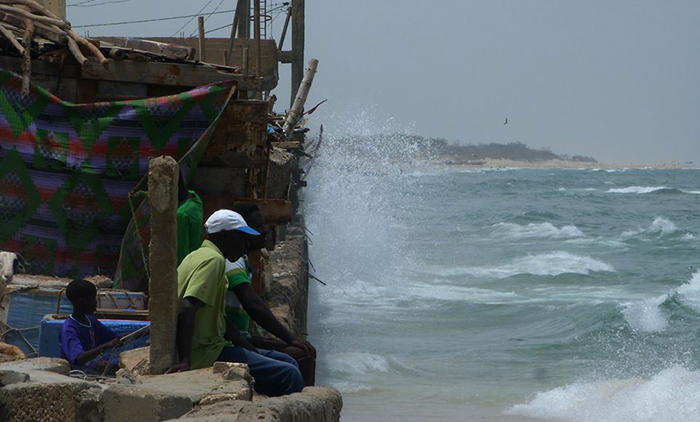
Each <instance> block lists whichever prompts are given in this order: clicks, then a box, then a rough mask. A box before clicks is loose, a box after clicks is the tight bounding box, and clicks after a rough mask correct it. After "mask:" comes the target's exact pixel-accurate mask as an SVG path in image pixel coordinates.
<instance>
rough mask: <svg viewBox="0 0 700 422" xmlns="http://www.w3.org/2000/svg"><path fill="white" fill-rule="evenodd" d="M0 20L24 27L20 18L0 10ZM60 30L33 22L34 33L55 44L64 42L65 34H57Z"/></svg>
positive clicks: (17, 26)
mask: <svg viewBox="0 0 700 422" xmlns="http://www.w3.org/2000/svg"><path fill="white" fill-rule="evenodd" d="M0 21H2V22H5V23H7V24H9V25H11V26H14V27H15V28H20V29H21V28H24V23H23V20H22V18H18V17H17V16H14V15H10V14H8V13H4V12H0ZM59 31H60V30H51V29H49V28H48V27H47V26H45V25H42V24H40V23H34V33H35V35H36V36H38V37H41V38H44V39H46V40H49V41H51V42H54V43H56V44H64V43H65V38H66V37H65V36H61V35H60V34H59Z"/></svg>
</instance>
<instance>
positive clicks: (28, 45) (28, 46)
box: [22, 19, 34, 98]
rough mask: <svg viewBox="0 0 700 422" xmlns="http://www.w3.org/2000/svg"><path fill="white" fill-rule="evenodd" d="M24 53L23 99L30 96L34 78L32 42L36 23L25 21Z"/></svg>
mask: <svg viewBox="0 0 700 422" xmlns="http://www.w3.org/2000/svg"><path fill="white" fill-rule="evenodd" d="M24 25H25V27H26V28H27V29H26V30H25V31H24V52H23V55H22V59H23V60H22V98H25V97H26V96H27V95H29V83H30V82H31V76H32V41H34V22H32V20H31V19H25V20H24Z"/></svg>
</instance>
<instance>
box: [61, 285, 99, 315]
mask: <svg viewBox="0 0 700 422" xmlns="http://www.w3.org/2000/svg"><path fill="white" fill-rule="evenodd" d="M66 296H67V297H68V300H70V303H72V304H73V310H74V311H75V312H81V313H84V314H87V315H92V314H94V313H95V310H96V309H97V287H95V285H94V284H92V283H91V282H89V281H87V280H73V281H71V282H70V284H68V287H66Z"/></svg>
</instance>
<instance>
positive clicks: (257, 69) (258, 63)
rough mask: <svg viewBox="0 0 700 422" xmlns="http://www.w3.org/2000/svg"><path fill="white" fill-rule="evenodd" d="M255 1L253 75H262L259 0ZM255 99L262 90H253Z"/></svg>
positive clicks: (258, 98) (258, 97)
mask: <svg viewBox="0 0 700 422" xmlns="http://www.w3.org/2000/svg"><path fill="white" fill-rule="evenodd" d="M253 1H254V2H255V5H254V10H255V76H258V77H259V76H262V47H261V46H260V37H261V34H260V0H253ZM255 99H256V100H261V99H262V91H256V92H255Z"/></svg>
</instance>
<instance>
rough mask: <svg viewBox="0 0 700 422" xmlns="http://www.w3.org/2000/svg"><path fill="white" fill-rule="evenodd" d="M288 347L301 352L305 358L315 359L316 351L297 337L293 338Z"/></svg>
mask: <svg viewBox="0 0 700 422" xmlns="http://www.w3.org/2000/svg"><path fill="white" fill-rule="evenodd" d="M289 345H290V346H294V347H296V348H298V349H301V350H303V351H304V352H305V353H306V355H307V356H309V357H312V358H314V359H316V349H315V348H314V346H312V345H311V343H309V342H308V341H306V340H302V339H300V338H299V337H294V338H293V339H292V341H290V342H289Z"/></svg>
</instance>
